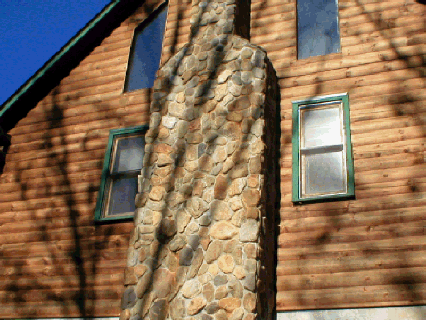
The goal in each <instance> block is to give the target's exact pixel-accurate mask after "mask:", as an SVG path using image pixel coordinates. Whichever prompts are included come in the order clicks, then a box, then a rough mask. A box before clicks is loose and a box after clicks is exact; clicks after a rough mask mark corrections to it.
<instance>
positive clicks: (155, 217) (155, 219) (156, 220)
mask: <svg viewBox="0 0 426 320" xmlns="http://www.w3.org/2000/svg"><path fill="white" fill-rule="evenodd" d="M162 219H163V215H162V214H161V212H159V211H153V212H152V224H153V225H154V226H157V225H159V224H160V222H161V220H162Z"/></svg>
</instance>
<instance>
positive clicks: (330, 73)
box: [251, 0, 426, 310]
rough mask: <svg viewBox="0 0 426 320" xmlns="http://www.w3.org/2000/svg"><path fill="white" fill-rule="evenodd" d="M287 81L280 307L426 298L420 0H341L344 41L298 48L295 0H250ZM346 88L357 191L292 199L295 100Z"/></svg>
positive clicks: (425, 113)
mask: <svg viewBox="0 0 426 320" xmlns="http://www.w3.org/2000/svg"><path fill="white" fill-rule="evenodd" d="M251 16H252V29H251V41H252V42H253V43H254V44H257V45H260V46H262V47H264V48H265V49H266V51H267V52H268V56H269V58H270V59H271V60H272V64H273V65H274V67H275V69H276V71H277V75H278V81H279V86H280V88H281V106H280V107H281V159H280V163H281V217H280V219H281V221H280V227H279V228H280V234H279V236H278V245H279V249H278V266H277V291H278V292H277V310H297V309H326V308H352V307H353V308H359V307H373V306H376V307H379V306H392V305H416V304H424V303H426V277H425V272H424V270H425V267H426V259H425V256H426V239H425V227H424V225H425V212H426V209H425V208H426V197H425V195H426V167H425V165H424V160H425V150H424V144H425V134H426V124H425V120H426V105H425V103H424V102H423V101H424V99H425V88H424V79H423V77H424V70H422V66H423V63H424V60H423V55H424V54H425V42H426V36H425V34H424V7H423V6H422V5H421V4H418V3H416V2H414V1H404V0H400V1H391V0H389V1H374V0H362V1H361V0H357V1H344V0H340V1H339V18H340V31H341V44H342V52H341V53H336V54H330V55H327V56H319V57H311V58H308V59H304V60H297V31H296V30H297V28H296V2H295V1H280V0H252V14H251ZM343 92H348V93H349V100H350V112H351V114H350V116H351V130H352V143H353V153H354V159H355V183H356V187H355V191H356V200H353V201H342V202H329V203H320V204H308V205H293V204H292V202H291V189H292V186H291V177H292V168H291V158H292V153H291V152H292V150H291V134H292V131H291V128H292V118H291V112H292V111H291V107H292V105H291V101H293V100H299V99H304V98H309V97H310V96H320V95H328V94H336V93H343Z"/></svg>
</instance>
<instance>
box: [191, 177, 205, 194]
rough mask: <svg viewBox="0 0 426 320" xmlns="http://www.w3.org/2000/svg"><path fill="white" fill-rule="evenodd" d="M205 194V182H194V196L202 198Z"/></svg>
mask: <svg viewBox="0 0 426 320" xmlns="http://www.w3.org/2000/svg"><path fill="white" fill-rule="evenodd" d="M202 194H203V181H202V180H197V181H195V182H194V185H193V189H192V195H193V196H198V197H200V196H201V195H202Z"/></svg>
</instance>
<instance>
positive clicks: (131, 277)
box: [124, 267, 138, 285]
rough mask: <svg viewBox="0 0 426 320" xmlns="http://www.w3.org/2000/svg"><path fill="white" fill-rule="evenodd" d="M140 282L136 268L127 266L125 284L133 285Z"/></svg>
mask: <svg viewBox="0 0 426 320" xmlns="http://www.w3.org/2000/svg"><path fill="white" fill-rule="evenodd" d="M137 282H138V278H137V277H136V273H135V268H134V267H127V268H126V269H125V271H124V284H125V285H131V284H136V283H137Z"/></svg>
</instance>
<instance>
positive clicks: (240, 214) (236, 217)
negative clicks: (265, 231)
mask: <svg viewBox="0 0 426 320" xmlns="http://www.w3.org/2000/svg"><path fill="white" fill-rule="evenodd" d="M244 219H245V217H244V210H242V209H241V210H238V211H237V212H235V213H234V214H233V216H232V219H231V223H232V224H233V225H234V226H236V227H241V224H242V223H243V221H244Z"/></svg>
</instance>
